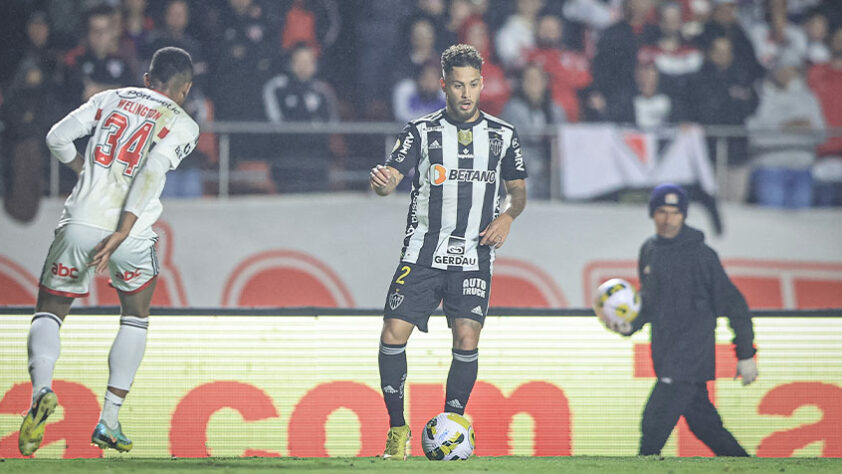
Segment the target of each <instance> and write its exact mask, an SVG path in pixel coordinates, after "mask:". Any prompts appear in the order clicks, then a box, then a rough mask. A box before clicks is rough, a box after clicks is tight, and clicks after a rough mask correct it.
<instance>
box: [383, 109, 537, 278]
mask: <svg viewBox="0 0 842 474" xmlns="http://www.w3.org/2000/svg"><path fill="white" fill-rule="evenodd" d="M386 165H387V166H391V167H393V168H395V169H397V170H398V171H400V172H401V173H403V174H404V176H407V175H409V172H410V171H411V170H413V169H414V170H415V176H414V177H413V181H412V192H411V194H410V196H411V200H410V204H409V214H408V216H407V222H406V237H405V239H404V245H403V250H402V252H401V255H402V257H401V260H402V261H404V262H408V263H415V264H418V265H424V266H429V267H432V268H439V269H443V270H454V271H471V270H489V271H490V270H491V267H492V265H493V263H494V248H493V247H491V246H485V245H483V246H480V245H479V242H480V240H481V239H480V236H479V233H480V232H481V231H482V230H483V229H485V228H486V227H488V225H489V224H490V223H491V221H492V220H493V219H494V218H495V217H497V216H498V215H499V212H500V186H501V181H510V180H515V179H524V178H526V166H525V164H524V161H523V155H522V152H521V148H520V143H519V140H518V135H517V132H516V131H515V128H514V127H513V126H512V125H510V124H508V123H506V122H504V121H502V120H500V119H498V118H496V117H493V116H491V115H488V114H485V113H482V112H481V113H480V117H479V119H477V120H476V121H473V122H461V123H460V122H456V121H453V120H452V119H450V118H449V117H447V114H446V113H445V111H444V109H442V110H439V111H438V112H434V113H432V114H430V115H426V116H424V117H421V118H419V119H416V120H413V121H411V122H409V123H408V124H407V125H406V127H404V129H403V130H402V131H401V133H400V135H399V136H398V140H397V142H396V143H395V147H394V148H393V149H392V153H391V155H390V156H389V158H388V159H387V160H386Z"/></svg>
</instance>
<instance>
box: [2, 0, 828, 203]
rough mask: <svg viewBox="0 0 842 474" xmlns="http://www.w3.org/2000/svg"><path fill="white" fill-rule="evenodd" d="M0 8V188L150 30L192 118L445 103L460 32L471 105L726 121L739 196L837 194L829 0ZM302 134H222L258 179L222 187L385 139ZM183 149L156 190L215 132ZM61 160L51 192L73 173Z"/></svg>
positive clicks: (536, 142)
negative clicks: (182, 70) (185, 83)
mask: <svg viewBox="0 0 842 474" xmlns="http://www.w3.org/2000/svg"><path fill="white" fill-rule="evenodd" d="M0 8H2V10H4V11H3V14H2V15H0V31H2V33H0V34H2V35H3V36H4V38H3V43H4V47H3V49H2V52H0V94H2V95H1V96H0V113H1V115H0V116H2V123H3V134H2V142H3V143H2V159H0V166H2V169H3V174H4V177H5V179H4V184H3V185H2V187H3V190H4V194H5V195H6V196H9V195H15V196H18V198H19V197H20V196H21V195H26V194H27V193H29V194H32V193H36V194H39V193H42V192H43V189H44V187H45V184H44V183H45V176H46V171H45V170H46V169H47V163H48V159H47V156H48V154H47V150H46V147H45V146H44V135H45V134H46V131H47V130H48V129H49V127H50V126H51V125H52V124H53V123H54V122H55V121H56V120H57V119H58V118H60V117H61V116H63V114H65V113H66V112H68V111H69V110H72V109H73V108H75V107H77V106H78V105H79V104H80V103H81V102H82V101H84V100H86V99H87V98H89V97H90V96H91V95H93V94H94V93H96V92H98V91H100V90H103V89H106V88H113V87H118V86H125V85H133V84H141V83H142V82H141V81H142V72H143V71H145V70H146V67H147V65H148V63H149V61H150V59H151V55H152V53H153V52H154V51H155V50H156V49H157V48H159V47H162V46H167V45H174V46H179V47H181V48H184V49H185V50H187V51H188V52H190V53H191V55H192V56H193V58H194V62H195V65H196V76H195V84H194V87H193V90H192V92H191V94H190V98H189V100H188V103H187V104H186V106H185V108H186V109H187V110H188V112H189V113H191V115H193V116H194V117H195V118H196V120H197V121H198V122H199V123H206V122H208V121H212V120H216V121H235V122H236V121H263V122H274V123H282V122H290V121H295V122H300V121H304V122H335V121H340V120H341V121H398V122H405V121H407V120H409V119H411V118H413V117H417V116H419V115H422V114H425V113H427V112H431V111H434V110H437V109H439V108H441V107H443V106H444V96H443V93H442V91H441V88H440V87H439V83H438V78H439V76H440V65H439V55H440V53H441V51H443V50H444V49H445V48H446V47H447V46H449V45H451V44H454V43H457V42H465V43H469V44H472V45H474V46H476V47H477V49H478V50H479V51H480V52H481V53H482V55H483V56H484V58H485V61H486V62H485V65H484V66H483V76H484V81H485V88H484V90H483V93H482V99H481V107H482V108H483V109H484V110H485V111H487V112H488V113H491V114H493V115H497V116H499V117H501V118H503V119H504V120H507V121H510V122H512V123H513V124H514V125H515V126H516V127H517V128H518V130H521V131H527V132H528V131H529V130H531V129H535V128H536V127H538V128H542V127H544V126H546V125H551V124H559V123H575V122H613V123H622V124H631V125H635V126H637V127H640V128H644V129H651V128H657V127H660V126H664V125H668V124H684V123H699V124H702V125H735V126H744V127H746V128H745V130H747V132H748V133H747V136H744V137H739V136H737V137H732V138H729V141H728V146H727V150H728V159H729V167H730V168H731V172H732V174H733V175H735V176H745V178H744V180H743V182H744V183H745V186H743V188H744V189H745V192H744V193H742V192H741V194H744V195H740V196H739V199H741V200H750V201H751V202H757V203H759V204H763V205H770V206H780V207H806V206H811V205H818V206H826V205H842V137H840V136H828V135H827V134H825V133H824V132H823V131H824V130H825V128H827V127H842V94H840V91H842V8H839V5H838V2H837V1H835V0H768V1H765V0H672V1H662V0H342V1H340V0H122V1H121V0H78V1H73V2H67V1H63V0H16V1H13V2H4V5H3V6H2V7H0ZM395 130H396V131H397V130H399V127H396V128H395ZM769 131H777V133H768V132H769ZM811 132H812V133H811ZM523 135H524V136H523V142H524V143H523V146H524V148H526V153H525V156H526V157H527V160H528V164H527V166H528V167H529V169H530V175H531V176H532V178H531V179H530V189H529V192H530V196H531V197H536V198H546V197H548V196H549V194H550V181H549V177H548V174H549V173H547V170H548V168H549V159H550V156H549V155H550V144H549V138H548V137H542V136H537V135H529V134H528V133H525V134H523ZM313 137H314V136H313V135H303V136H293V135H289V134H284V135H256V134H255V135H233V136H232V140H231V146H232V166H233V168H234V172H235V174H236V173H240V174H239V175H238V176H243V177H246V178H247V177H249V176H263V177H265V178H266V179H264V180H260V179H243V180H240V181H234V183H233V184H232V185H233V186H234V189H232V191H234V192H237V191H240V192H281V193H283V192H304V191H322V190H330V189H343V184H342V181H341V180H337V179H334V178H333V176H335V175H336V173H332V171H335V170H355V169H356V170H367V169H368V168H369V167H370V166H371V163H372V160H375V161H376V160H379V159H381V158H382V156H383V143H382V140H381V139H379V138H378V139H370V138H365V137H359V136H342V135H332V136H329V137H326V138H325V139H323V140H322V139H313ZM197 153H198V154H199V156H198V157H196V156H194V157H192V158H191V159H190V160H186V161H185V163H184V165H183V166H184V168H183V169H182V168H180V169H179V170H178V172H176V173H171V175H168V179H169V180H168V185H167V189H166V190H165V194H164V196H197V195H201V194H203V193H204V192H208V191H209V190H210V187H209V181H210V180H208V179H207V175H208V174H209V173H204V174H203V172H202V171H203V169H212V168H213V167H214V166H216V165H215V160H216V159H217V143H216V141H215V137H213V136H212V135H210V134H204V135H203V137H202V139H201V140H200V146H199V150H198V152H197ZM33 156H43V160H41V162H38V160H33V159H32V157H33ZM39 164H40V166H38V165H39ZM63 173H66V175H63V178H64V179H63V180H62V183H63V184H62V191H63V192H67V191H69V190H70V187H71V186H72V184H73V181H74V180H75V177H74V176H73V175H72V172H70V170H63ZM238 183H239V184H238ZM210 184H212V183H210ZM237 186H240V187H239V188H237ZM345 188H347V185H345ZM16 202H17V201H16ZM20 202H29V201H27V200H26V199H23V200H20ZM6 207H7V209H8V208H9V205H8V203H7V206H6ZM10 212H17V213H19V214H20V215H26V213H27V212H29V211H27V209H25V206H24V208H20V207H18V208H17V209H15V210H14V211H10Z"/></svg>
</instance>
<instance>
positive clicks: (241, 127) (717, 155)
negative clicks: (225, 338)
mask: <svg viewBox="0 0 842 474" xmlns="http://www.w3.org/2000/svg"><path fill="white" fill-rule="evenodd" d="M404 125H405V124H404V123H396V122H327V123H326V122H285V123H282V124H275V123H269V122H210V123H206V124H204V125H203V126H202V132H203V133H213V134H216V135H217V138H218V140H219V160H218V161H219V162H218V165H219V166H218V171H217V174H218V180H219V187H218V194H217V196H218V197H219V198H221V199H226V198H228V196H229V195H230V188H231V186H230V184H231V172H232V169H231V166H232V156H231V136H232V135H240V134H248V135H356V136H380V137H382V139H383V144H384V146H383V149H384V151H383V153H382V155H381V156H372V157H371V163H372V165H373V164H374V163H377V162H382V161H383V160H384V159H385V157H386V156H388V154H389V153H390V152H391V149H392V146H393V145H394V142H395V137H396V136H397V134H398V133H399V132H400V130H401V129H402V128H403V127H404ZM617 125H622V124H617ZM562 127H563V125H562ZM628 128H630V129H634V128H635V127H634V126H633V125H628ZM702 128H703V130H704V133H705V136H706V137H708V138H713V139H715V143H716V145H715V147H714V149H713V150H708V153H710V154H711V156H712V157H713V164H714V171H715V175H716V183H717V187H718V188H719V189H720V190H721V189H724V188H725V185H726V183H727V179H728V158H729V157H728V144H727V140H728V139H729V138H747V137H748V136H749V135H752V136H755V135H758V134H769V135H776V134H780V133H781V131H780V130H778V129H774V130H773V129H768V130H752V131H751V132H749V131H748V130H747V129H746V127H744V126H738V125H707V126H703V127H702ZM641 131H645V132H655V133H658V134H662V135H663V136H665V137H669V136H672V135H674V133H675V131H676V128H675V127H671V128H663V129H655V130H641ZM787 133H788V134H789V133H799V132H795V131H787ZM800 133H804V134H820V135H822V136H824V137H842V127H837V128H826V129H824V130H811V131H804V132H800ZM518 134H519V135H521V136H529V137H548V138H550V167H549V173H550V187H551V194H550V196H551V199H553V200H560V199H562V194H561V183H560V173H559V167H560V166H561V163H559V160H558V159H557V157H558V156H559V154H558V153H557V147H558V146H559V126H555V125H552V126H546V127H543V128H533V129H518ZM50 163H51V169H50V195H51V196H58V194H59V172H58V171H59V163H58V161H57V160H50Z"/></svg>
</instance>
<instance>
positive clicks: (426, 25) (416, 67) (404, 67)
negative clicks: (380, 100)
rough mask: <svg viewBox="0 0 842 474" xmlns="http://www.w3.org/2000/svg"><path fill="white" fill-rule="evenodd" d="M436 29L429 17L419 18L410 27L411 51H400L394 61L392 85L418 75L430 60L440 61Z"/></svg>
mask: <svg viewBox="0 0 842 474" xmlns="http://www.w3.org/2000/svg"><path fill="white" fill-rule="evenodd" d="M438 60H439V52H438V50H437V49H436V29H435V27H434V26H433V23H432V22H430V20H429V19H427V18H424V17H419V18H417V19H416V20H415V21H414V22H413V23H412V24H411V25H410V28H409V51H408V52H407V53H398V54H397V55H396V56H395V57H394V58H393V62H392V67H391V68H390V69H391V74H392V80H391V85H392V86H394V85H395V84H397V83H398V82H400V81H402V80H403V79H407V78H414V77H418V72H419V71H420V70H421V68H422V67H423V66H424V64H425V63H427V62H429V61H438Z"/></svg>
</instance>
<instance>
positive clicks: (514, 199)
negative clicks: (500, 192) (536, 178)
mask: <svg viewBox="0 0 842 474" xmlns="http://www.w3.org/2000/svg"><path fill="white" fill-rule="evenodd" d="M506 192H507V193H508V194H509V208H508V209H506V212H505V214H508V215H510V216H512V219H515V218H517V216H519V215H520V213H521V212H523V210H524V209H526V180H523V179H513V180H511V181H506Z"/></svg>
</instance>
